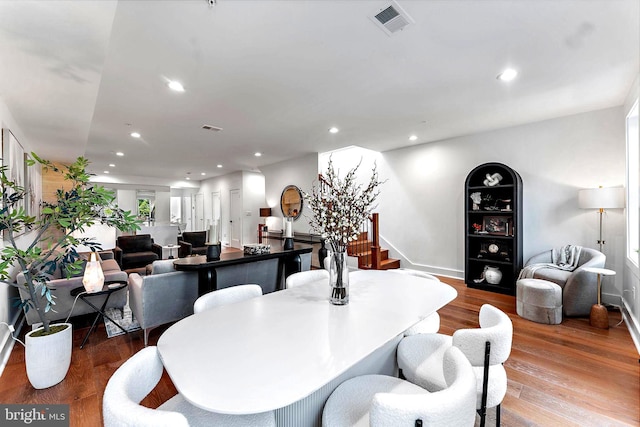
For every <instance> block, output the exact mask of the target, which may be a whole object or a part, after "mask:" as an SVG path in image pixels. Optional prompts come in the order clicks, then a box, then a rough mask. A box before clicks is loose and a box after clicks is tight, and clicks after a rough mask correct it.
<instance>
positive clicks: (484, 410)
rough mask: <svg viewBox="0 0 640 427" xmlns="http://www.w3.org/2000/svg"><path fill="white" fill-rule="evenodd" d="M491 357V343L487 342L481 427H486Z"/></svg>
mask: <svg viewBox="0 0 640 427" xmlns="http://www.w3.org/2000/svg"><path fill="white" fill-rule="evenodd" d="M490 356H491V343H490V342H489V341H487V342H486V343H485V346H484V375H483V378H482V399H481V400H480V409H478V414H480V427H484V426H485V422H486V417H487V389H488V388H489V358H490Z"/></svg>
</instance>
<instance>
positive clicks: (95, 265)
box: [82, 252, 104, 294]
mask: <svg viewBox="0 0 640 427" xmlns="http://www.w3.org/2000/svg"><path fill="white" fill-rule="evenodd" d="M82 284H83V285H84V288H85V289H86V290H87V293H89V294H92V293H94V292H98V291H101V290H102V287H103V286H104V273H103V272H102V267H101V266H100V260H98V254H97V253H95V252H91V254H90V255H89V261H87V265H86V267H85V269H84V277H83V278H82Z"/></svg>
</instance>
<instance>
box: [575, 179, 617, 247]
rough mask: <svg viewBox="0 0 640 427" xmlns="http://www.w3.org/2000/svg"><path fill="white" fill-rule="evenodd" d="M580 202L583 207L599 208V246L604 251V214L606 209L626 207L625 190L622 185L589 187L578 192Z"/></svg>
mask: <svg viewBox="0 0 640 427" xmlns="http://www.w3.org/2000/svg"><path fill="white" fill-rule="evenodd" d="M578 204H579V205H580V207H581V208H582V209H598V211H599V214H600V218H599V219H600V227H599V234H598V246H599V248H600V252H602V245H604V243H605V241H604V239H603V238H602V214H603V213H604V211H605V209H622V208H624V190H623V188H622V187H607V188H603V187H599V188H587V189H584V190H580V191H579V192H578Z"/></svg>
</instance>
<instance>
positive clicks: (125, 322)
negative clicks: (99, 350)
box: [104, 304, 140, 338]
mask: <svg viewBox="0 0 640 427" xmlns="http://www.w3.org/2000/svg"><path fill="white" fill-rule="evenodd" d="M123 312H124V316H123V315H122V313H123ZM105 313H107V315H108V316H109V317H111V318H112V319H113V320H115V321H116V322H118V324H119V325H120V326H122V327H123V328H124V329H126V330H127V332H132V331H137V330H138V329H140V324H139V323H138V321H137V320H135V319H134V318H133V314H132V313H131V309H130V308H129V305H128V304H127V305H125V306H124V309H123V311H120V309H119V308H108V309H106V310H105ZM104 327H105V329H106V330H107V337H108V338H113V337H117V336H118V335H123V334H124V332H122V329H120V328H118V327H117V326H116V325H114V324H113V322H112V321H111V320H109V319H107V318H106V317H105V318H104Z"/></svg>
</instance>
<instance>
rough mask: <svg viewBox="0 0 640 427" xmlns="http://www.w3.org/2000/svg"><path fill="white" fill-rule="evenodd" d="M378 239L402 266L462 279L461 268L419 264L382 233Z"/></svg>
mask: <svg viewBox="0 0 640 427" xmlns="http://www.w3.org/2000/svg"><path fill="white" fill-rule="evenodd" d="M380 240H381V242H382V243H383V246H386V247H388V248H390V249H391V250H393V258H399V259H400V265H401V266H402V267H403V268H413V269H415V270H420V271H424V272H426V273H430V274H435V275H437V276H443V277H450V278H452V279H461V280H464V271H462V270H456V269H453V268H445V267H436V266H434V265H428V264H420V263H416V262H413V261H411V260H410V259H409V258H408V257H407V256H406V255H405V254H403V253H402V252H401V251H400V250H399V249H398V248H397V247H395V246H394V245H393V243H391V242H389V240H387V239H385V238H384V237H383V236H382V235H380ZM403 263H404V265H403Z"/></svg>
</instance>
